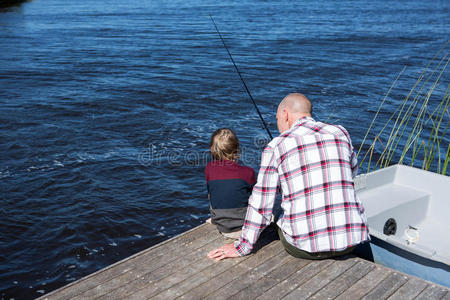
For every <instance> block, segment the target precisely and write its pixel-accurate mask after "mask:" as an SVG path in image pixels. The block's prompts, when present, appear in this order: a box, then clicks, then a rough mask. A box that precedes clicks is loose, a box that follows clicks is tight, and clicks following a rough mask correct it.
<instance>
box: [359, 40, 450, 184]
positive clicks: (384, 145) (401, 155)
mask: <svg viewBox="0 0 450 300" xmlns="http://www.w3.org/2000/svg"><path fill="white" fill-rule="evenodd" d="M447 44H448V41H447V43H446V44H445V45H444V46H443V47H442V48H441V49H440V50H439V51H438V52H437V53H436V55H435V56H434V57H433V58H432V59H431V61H430V62H429V63H428V64H427V66H426V67H425V68H424V69H423V71H422V72H421V73H420V74H419V76H418V78H417V80H416V81H415V83H414V85H413V87H412V88H411V89H410V90H409V92H408V93H407V95H406V96H405V97H404V98H403V100H402V101H401V102H400V104H399V105H398V106H397V107H396V109H395V110H394V111H393V112H392V114H391V116H390V117H389V119H388V120H387V122H386V123H384V124H377V126H380V125H382V126H381V127H382V128H381V129H380V130H379V131H378V132H377V133H375V134H373V133H372V132H371V131H372V130H373V127H374V125H375V124H376V122H375V121H376V119H377V117H378V114H379V113H380V111H381V110H382V108H383V105H384V104H385V103H386V101H387V99H388V97H389V95H390V93H391V91H392V90H393V89H394V87H395V86H396V84H397V83H398V81H399V78H400V77H401V76H402V74H403V73H404V71H405V68H403V70H402V71H401V72H400V74H399V75H398V76H397V77H396V79H395V80H394V82H393V83H392V85H391V87H390V88H389V90H388V92H387V93H386V95H385V97H384V98H383V100H382V101H381V103H380V106H379V107H378V110H377V112H376V113H375V116H374V118H373V120H372V122H371V123H370V125H369V128H368V130H367V132H366V134H365V136H364V138H363V141H362V143H361V146H360V148H359V150H358V154H357V155H358V158H359V156H360V154H361V155H362V154H363V153H361V151H362V148H363V146H364V145H365V143H366V141H367V142H368V144H369V145H370V147H369V149H368V150H366V151H365V153H364V155H363V157H362V159H360V167H361V166H362V165H363V163H364V162H365V161H366V160H367V172H370V171H374V170H376V169H381V168H384V167H387V166H389V165H391V164H393V163H394V161H395V162H396V163H398V164H409V165H411V166H416V167H420V168H422V169H424V170H431V168H432V167H434V168H435V169H434V170H431V171H435V172H437V173H441V174H445V175H446V174H447V169H448V164H449V161H450V157H449V156H450V145H449V144H448V140H447V141H445V139H444V138H445V135H446V133H447V129H448V127H449V124H450V114H449V106H450V95H449V90H450V85H448V84H447V83H442V78H443V75H444V74H446V73H445V71H446V70H447V66H448V64H449V62H450V59H449V58H447V54H446V53H445V52H444V51H443V50H444V49H445V47H446V46H447ZM442 53H444V54H443V55H442ZM442 84H447V88H446V91H445V93H444V96H443V98H442V99H441V100H438V101H439V103H438V105H437V107H436V108H435V109H434V110H432V108H431V105H430V103H435V102H436V100H435V99H436V96H435V95H434V94H433V93H435V92H436V90H437V88H438V86H441V85H442ZM430 100H432V101H430ZM369 136H373V139H372V142H370V139H369V138H368V137H369ZM445 143H447V145H444V144H445ZM444 149H446V152H445V153H446V154H445V157H442V156H443V151H445V150H444ZM375 153H377V154H379V156H378V157H377V158H375V157H374V154H375Z"/></svg>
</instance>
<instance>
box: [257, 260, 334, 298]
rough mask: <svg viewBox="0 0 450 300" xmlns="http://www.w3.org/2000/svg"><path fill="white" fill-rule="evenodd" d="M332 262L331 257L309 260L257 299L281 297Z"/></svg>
mask: <svg viewBox="0 0 450 300" xmlns="http://www.w3.org/2000/svg"><path fill="white" fill-rule="evenodd" d="M332 263H333V260H331V259H327V260H316V261H311V262H310V263H309V264H307V265H306V266H305V267H303V268H301V269H300V270H298V271H297V272H296V273H294V274H293V275H291V276H290V277H288V278H287V279H285V280H283V281H281V282H280V283H279V284H277V285H275V286H273V287H272V288H271V289H269V290H267V291H266V292H265V293H264V294H262V295H261V296H259V297H258V299H266V300H272V299H280V298H283V297H284V296H285V295H286V294H288V293H289V292H291V291H292V290H294V289H296V288H297V287H298V286H299V285H301V284H303V283H304V282H305V281H307V280H308V279H310V278H312V277H313V276H315V275H316V274H317V273H319V272H321V271H322V270H323V269H325V268H327V267H328V266H329V265H331V264H332Z"/></svg>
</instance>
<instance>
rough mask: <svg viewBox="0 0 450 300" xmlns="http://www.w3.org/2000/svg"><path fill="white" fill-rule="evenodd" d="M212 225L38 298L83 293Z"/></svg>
mask: <svg viewBox="0 0 450 300" xmlns="http://www.w3.org/2000/svg"><path fill="white" fill-rule="evenodd" d="M213 230H214V227H213V226H211V225H209V226H208V225H200V226H198V227H195V228H193V229H191V230H189V231H187V232H185V233H183V234H181V235H178V236H175V237H172V238H170V239H168V240H166V241H164V242H161V243H159V244H157V245H154V246H152V247H149V248H148V249H145V250H143V251H141V252H138V253H136V254H134V255H132V256H130V257H127V258H125V259H123V260H121V261H118V262H116V263H114V264H112V265H110V266H108V267H106V268H104V269H101V270H99V271H97V272H94V273H92V274H90V275H87V276H85V277H83V278H81V279H79V280H77V281H74V282H72V283H70V284H68V285H66V286H63V287H61V288H59V289H57V290H55V291H52V292H50V293H49V294H46V295H43V296H42V297H41V298H40V299H68V298H72V297H74V296H76V295H79V294H81V293H83V292H84V291H86V290H89V289H92V288H94V287H96V286H97V285H99V284H101V283H103V282H106V281H108V280H110V279H111V278H114V277H116V276H120V275H121V274H123V273H126V272H128V271H130V270H133V269H134V268H135V267H136V265H137V264H138V263H139V260H144V261H145V260H147V259H150V258H151V257H155V256H158V255H159V254H160V253H161V252H165V251H171V250H172V249H174V248H176V247H178V246H180V245H183V244H189V243H191V242H192V241H193V240H195V239H198V238H199V236H202V235H207V234H209V233H211V232H213Z"/></svg>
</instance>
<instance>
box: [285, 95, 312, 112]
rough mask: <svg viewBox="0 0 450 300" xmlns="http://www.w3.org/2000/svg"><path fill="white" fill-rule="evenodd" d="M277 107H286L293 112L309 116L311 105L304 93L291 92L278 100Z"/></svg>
mask: <svg viewBox="0 0 450 300" xmlns="http://www.w3.org/2000/svg"><path fill="white" fill-rule="evenodd" d="M278 109H286V110H288V111H289V112H291V113H293V114H304V115H307V116H311V113H312V105H311V102H310V101H309V99H308V98H306V96H305V95H303V94H300V93H292V94H289V95H287V96H286V97H284V99H283V101H281V102H280V105H279V106H278Z"/></svg>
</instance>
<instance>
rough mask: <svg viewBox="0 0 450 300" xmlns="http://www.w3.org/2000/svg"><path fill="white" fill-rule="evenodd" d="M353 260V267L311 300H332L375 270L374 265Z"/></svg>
mask: <svg viewBox="0 0 450 300" xmlns="http://www.w3.org/2000/svg"><path fill="white" fill-rule="evenodd" d="M353 259H354V260H356V261H357V262H356V264H355V265H354V266H352V267H351V268H350V269H348V270H347V271H345V272H344V273H342V274H341V275H340V276H339V277H337V278H335V279H334V280H333V281H331V282H330V283H329V284H328V285H326V286H325V287H324V288H323V289H321V290H319V291H318V292H317V293H316V294H315V295H313V296H312V299H334V298H336V297H337V296H339V295H340V294H341V293H342V292H344V291H345V290H347V289H348V288H349V287H350V286H352V285H353V284H354V283H355V282H357V281H358V280H359V279H361V278H363V277H364V276H365V275H367V273H369V272H370V271H372V270H373V269H375V265H374V264H372V263H369V262H367V261H363V260H361V259H357V258H353Z"/></svg>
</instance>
